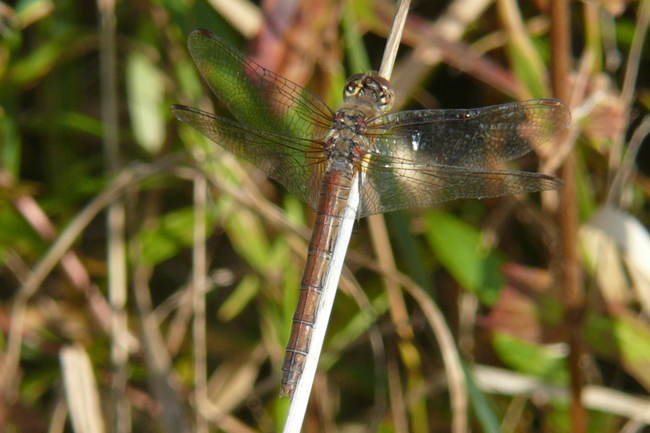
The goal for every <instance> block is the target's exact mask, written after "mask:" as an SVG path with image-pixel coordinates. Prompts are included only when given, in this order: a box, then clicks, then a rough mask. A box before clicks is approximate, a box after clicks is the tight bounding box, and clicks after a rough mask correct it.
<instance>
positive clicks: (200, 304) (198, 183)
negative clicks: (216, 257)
mask: <svg viewBox="0 0 650 433" xmlns="http://www.w3.org/2000/svg"><path fill="white" fill-rule="evenodd" d="M206 194H207V182H206V179H205V176H203V175H202V174H197V175H196V177H195V178H194V250H193V269H192V274H193V275H192V279H193V289H194V323H193V327H194V386H195V390H194V396H195V399H196V407H197V411H196V432H197V433H207V432H208V421H207V419H206V418H205V416H204V415H203V413H204V412H203V409H204V408H206V407H207V402H208V385H207V373H206V347H205V344H206V337H205V291H206V270H207V266H206V257H205V227H206V222H205V201H206Z"/></svg>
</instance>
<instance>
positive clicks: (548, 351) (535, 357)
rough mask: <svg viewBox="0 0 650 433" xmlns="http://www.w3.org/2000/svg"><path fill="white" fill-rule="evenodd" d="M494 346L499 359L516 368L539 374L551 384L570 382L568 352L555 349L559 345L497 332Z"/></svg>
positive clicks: (535, 374)
mask: <svg viewBox="0 0 650 433" xmlns="http://www.w3.org/2000/svg"><path fill="white" fill-rule="evenodd" d="M492 347H493V348H494V350H495V352H496V353H497V354H498V355H499V359H501V361H503V362H504V363H505V364H506V365H508V366H509V367H510V368H512V369H514V370H517V371H519V372H522V373H525V374H529V375H532V376H537V377H539V378H540V379H542V380H543V381H545V382H547V383H550V384H555V385H566V384H567V383H568V382H569V373H568V370H567V367H566V353H564V352H563V351H560V350H557V349H555V348H556V347H558V346H548V345H547V346H543V345H536V344H532V343H528V342H526V341H524V340H521V339H519V338H516V337H513V336H511V335H508V334H503V333H500V332H496V333H495V334H494V337H493V338H492Z"/></svg>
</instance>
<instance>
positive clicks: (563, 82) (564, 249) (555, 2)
mask: <svg viewBox="0 0 650 433" xmlns="http://www.w3.org/2000/svg"><path fill="white" fill-rule="evenodd" d="M550 14H551V54H552V55H551V58H552V59H553V62H552V64H551V78H552V83H553V93H554V95H555V97H556V98H558V99H559V100H561V101H568V100H569V98H570V96H571V95H570V91H569V86H568V78H569V72H570V66H569V65H570V58H571V49H570V21H569V4H568V1H567V0H552V1H551V7H550ZM574 153H575V152H571V153H570V154H569V155H568V156H567V159H566V160H565V161H564V165H563V166H562V179H563V180H564V188H563V189H562V190H561V191H560V208H559V215H558V217H559V226H560V235H561V236H560V242H561V246H560V248H561V252H560V254H561V255H560V257H561V260H560V261H558V262H559V263H562V269H561V271H560V275H561V282H562V284H561V287H562V292H563V293H564V295H565V298H564V302H565V305H566V308H567V310H566V314H565V318H564V320H565V325H566V326H565V329H566V332H567V335H566V340H567V343H568V345H569V347H570V352H569V360H568V363H569V369H570V372H571V421H572V430H571V431H573V432H575V433H584V432H585V431H586V429H587V416H586V413H585V410H584V407H582V404H581V393H582V387H583V385H584V378H583V374H582V368H581V362H580V361H581V355H582V351H583V349H582V346H583V343H582V327H581V325H582V319H581V317H582V315H581V312H582V310H583V308H584V291H583V284H582V270H581V264H580V257H579V254H578V205H577V199H576V175H575V161H574V160H575V156H574Z"/></svg>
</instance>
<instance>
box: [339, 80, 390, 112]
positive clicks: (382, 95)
mask: <svg viewBox="0 0 650 433" xmlns="http://www.w3.org/2000/svg"><path fill="white" fill-rule="evenodd" d="M343 101H344V102H345V103H350V102H357V103H362V104H366V105H368V106H370V107H371V108H372V109H373V110H374V111H375V113H376V114H377V115H381V114H384V113H386V112H388V110H390V108H391V107H392V106H393V89H392V87H391V85H390V83H389V82H388V80H387V79H385V78H384V77H381V76H379V73H377V72H375V71H372V72H368V73H365V74H355V75H353V76H351V77H350V78H348V81H347V83H346V84H345V89H344V90H343Z"/></svg>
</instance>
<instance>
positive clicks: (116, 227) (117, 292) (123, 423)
mask: <svg viewBox="0 0 650 433" xmlns="http://www.w3.org/2000/svg"><path fill="white" fill-rule="evenodd" d="M98 9H99V14H100V21H101V24H102V27H101V35H100V66H101V67H100V80H101V103H102V127H103V128H102V135H103V147H104V158H105V164H106V174H107V175H108V176H115V175H116V174H117V173H118V172H119V170H120V156H119V155H120V149H119V138H118V115H117V83H116V72H115V71H116V68H115V63H116V62H115V56H116V54H115V2H114V1H113V0H98ZM107 226H108V227H107V229H108V234H107V237H108V241H107V242H108V252H107V255H108V258H107V260H108V292H109V302H110V304H111V309H112V317H111V319H112V320H111V328H112V343H111V362H112V364H113V369H114V375H113V380H112V381H113V383H112V388H113V398H114V399H115V400H114V402H115V431H117V432H119V433H126V432H129V431H131V423H130V418H131V415H130V408H129V404H128V400H127V399H126V398H124V392H125V389H126V381H127V369H126V366H127V362H128V357H129V354H128V349H127V348H126V347H125V346H124V345H123V342H124V341H125V338H124V336H126V335H127V316H126V311H125V309H124V307H125V305H126V299H127V295H126V247H125V242H124V236H125V228H124V226H125V211H124V202H123V201H122V200H121V199H118V200H116V201H115V202H114V203H112V204H111V205H110V207H109V208H108V221H107Z"/></svg>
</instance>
